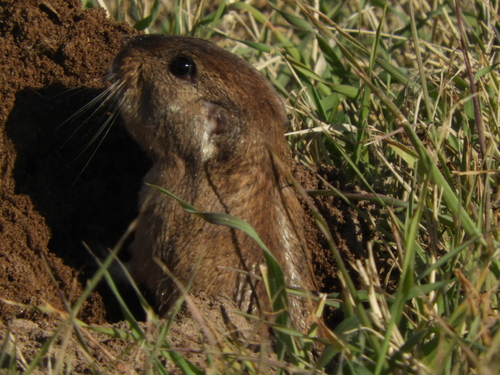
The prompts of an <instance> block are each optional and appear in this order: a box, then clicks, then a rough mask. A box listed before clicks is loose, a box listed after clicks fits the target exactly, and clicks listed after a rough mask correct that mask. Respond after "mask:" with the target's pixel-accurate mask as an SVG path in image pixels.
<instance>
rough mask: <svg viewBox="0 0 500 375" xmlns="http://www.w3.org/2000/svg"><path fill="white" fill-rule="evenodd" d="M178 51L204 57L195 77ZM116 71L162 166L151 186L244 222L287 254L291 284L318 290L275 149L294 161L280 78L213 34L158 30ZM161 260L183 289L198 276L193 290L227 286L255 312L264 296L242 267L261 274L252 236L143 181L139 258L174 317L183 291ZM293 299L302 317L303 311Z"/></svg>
mask: <svg viewBox="0 0 500 375" xmlns="http://www.w3.org/2000/svg"><path fill="white" fill-rule="evenodd" d="M178 56H184V57H188V58H190V59H191V60H192V61H193V62H194V64H195V67H196V73H195V74H194V75H193V77H189V79H183V78H179V77H178V76H176V75H174V74H172V72H171V71H170V67H171V64H172V62H173V61H174V60H175V59H176V58H178ZM112 79H113V81H114V86H113V88H112V90H113V91H114V94H115V95H117V97H118V104H119V108H120V112H121V115H122V117H123V119H124V121H125V125H126V127H127V129H128V131H129V132H130V134H131V135H132V136H133V137H134V138H135V139H136V140H137V142H138V143H139V144H140V145H141V146H142V148H143V149H144V150H145V151H146V152H147V153H148V154H149V156H150V157H151V158H152V160H153V162H154V165H153V167H152V169H151V170H150V171H149V173H148V174H147V175H146V177H145V178H144V180H145V182H147V183H150V184H154V185H158V186H161V187H163V188H165V189H167V190H169V191H171V192H172V193H173V194H175V195H176V196H178V197H179V198H181V199H183V200H185V201H186V202H188V203H189V204H191V205H192V206H194V207H195V208H196V209H198V210H199V211H201V212H218V213H227V214H230V215H233V216H236V217H238V218H240V219H243V220H245V221H246V222H247V223H249V224H250V225H252V226H253V228H254V229H255V230H256V231H257V233H258V234H259V236H260V237H261V239H262V240H263V242H264V243H265V244H266V245H267V246H268V248H269V249H271V251H272V253H273V255H274V256H275V257H276V259H277V260H278V261H279V262H280V264H281V265H282V267H283V269H284V272H285V276H286V280H287V283H288V284H289V285H292V286H297V287H303V288H306V289H315V281H314V277H313V272H312V268H311V267H312V265H311V264H312V263H311V262H312V261H311V255H310V253H309V251H308V249H307V246H306V244H305V240H304V236H303V232H302V228H303V218H302V215H303V211H302V209H301V206H300V204H299V202H298V200H297V198H296V196H295V192H294V190H293V187H291V186H290V185H289V183H287V181H286V178H285V173H286V171H283V170H282V168H283V167H278V166H277V165H276V163H274V162H273V160H272V154H271V150H272V151H273V152H274V153H275V155H276V156H277V157H278V158H279V159H281V160H284V159H286V158H287V155H288V149H287V144H286V141H285V138H284V135H283V124H284V121H285V118H286V114H285V110H284V108H283V104H282V101H281V100H280V98H279V96H278V95H277V93H276V92H275V90H274V89H273V88H272V86H271V85H270V83H269V82H268V81H267V80H266V79H265V78H264V77H262V75H261V74H260V73H259V72H257V71H256V70H255V69H254V68H253V67H252V66H251V65H249V64H248V63H246V62H245V61H243V60H242V59H240V58H239V57H237V56H235V55H233V54H231V53H229V52H227V51H225V50H223V49H221V48H219V47H217V46H216V45H214V44H212V43H210V42H207V41H204V40H201V39H195V38H188V37H175V36H157V35H149V36H140V37H135V38H132V39H130V40H128V41H127V42H126V43H125V44H124V46H123V47H122V50H121V51H120V52H119V54H118V55H117V57H116V59H115V61H114V64H113V69H112ZM280 164H281V163H280ZM153 257H157V258H159V259H160V260H161V261H162V262H163V264H165V265H166V266H167V267H168V269H169V270H170V271H171V272H172V274H173V275H174V276H175V277H176V278H177V279H178V280H179V281H180V282H181V283H182V284H184V285H186V284H187V283H188V281H189V280H190V278H191V277H192V276H193V273H195V276H194V279H193V284H192V287H191V289H190V291H191V292H193V293H196V292H204V293H207V294H209V295H216V294H226V295H228V296H230V297H231V298H232V299H234V300H235V301H236V302H237V303H238V304H239V305H240V307H241V308H242V309H245V310H248V311H255V308H256V307H258V301H261V302H262V301H265V300H266V298H265V289H264V286H263V283H262V282H258V281H257V279H256V278H255V277H250V276H248V275H244V274H242V273H241V272H237V271H235V269H236V270H244V271H247V272H250V273H252V274H260V271H259V265H260V264H262V263H264V260H263V252H262V250H261V249H260V248H259V246H258V245H257V244H256V243H255V242H254V241H253V240H252V239H251V238H249V237H248V236H247V235H246V234H244V233H242V232H240V231H236V230H233V229H230V228H228V227H225V226H220V225H213V224H209V223H207V222H205V221H203V220H202V219H200V218H198V217H196V216H194V215H192V214H189V213H187V212H185V211H184V210H183V209H182V208H181V207H180V205H179V204H178V203H177V202H176V201H175V200H173V199H172V198H170V197H168V196H167V195H165V194H162V193H161V192H159V191H157V190H156V189H153V188H151V187H148V186H145V187H144V188H143V189H142V191H141V194H140V217H139V223H138V228H137V231H136V237H135V241H134V243H133V244H132V261H131V265H132V271H133V275H134V277H135V278H136V280H137V281H138V282H140V283H143V284H145V285H146V286H147V287H148V288H149V290H150V291H153V292H154V294H155V295H156V301H157V305H158V308H159V311H160V313H165V312H167V310H168V308H169V307H170V305H171V304H172V303H173V302H174V301H175V300H176V298H177V297H178V296H179V292H178V291H177V288H176V287H175V286H174V285H175V284H174V283H173V282H172V280H171V279H170V278H169V277H167V276H166V275H165V273H164V272H163V270H162V269H161V268H160V267H159V266H158V265H157V264H156V263H155V262H154V260H153ZM200 257H201V259H200ZM227 268H230V269H227ZM252 289H254V290H256V293H251V291H252ZM255 294H257V297H256V296H255ZM294 301H295V302H293V303H292V305H294V306H295V307H294V310H295V311H294V312H293V314H294V315H297V314H299V315H300V314H301V313H299V312H298V310H299V309H300V307H299V304H298V302H296V300H295V299H294ZM262 308H265V309H267V308H268V307H266V306H264V307H262Z"/></svg>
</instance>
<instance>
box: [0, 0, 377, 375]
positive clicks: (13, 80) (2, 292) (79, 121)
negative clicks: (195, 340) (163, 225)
mask: <svg viewBox="0 0 500 375" xmlns="http://www.w3.org/2000/svg"><path fill="white" fill-rule="evenodd" d="M0 12H1V15H0V56H2V58H1V60H0V63H1V68H0V98H1V100H0V299H1V301H0V322H1V323H2V325H0V327H3V328H2V329H0V332H1V333H2V334H1V336H2V337H1V338H2V340H5V339H6V335H7V333H8V332H10V334H12V335H14V336H16V335H17V336H16V337H19V339H18V344H19V345H21V343H22V342H31V343H32V347H31V349H30V350H32V352H33V353H32V355H30V354H29V353H31V352H30V351H29V350H28V349H26V350H27V351H26V353H28V354H26V353H25V354H26V356H27V359H28V360H29V359H30V358H33V356H34V355H35V353H36V350H38V349H39V347H40V345H41V344H42V343H43V342H44V340H45V341H46V340H47V338H48V337H50V334H49V332H53V331H54V330H55V327H57V324H58V322H60V321H61V316H63V315H64V313H62V312H63V311H65V310H67V308H66V307H67V305H70V304H72V303H74V302H75V301H76V300H77V299H78V297H79V296H80V295H81V293H82V290H83V288H84V287H85V285H86V283H87V280H88V279H89V278H90V277H91V276H92V274H93V272H94V271H95V266H94V264H95V262H94V261H93V258H92V256H91V255H90V254H89V253H88V252H87V251H86V250H85V248H84V246H83V245H82V241H86V242H87V243H89V244H90V245H91V247H92V244H97V243H99V244H101V245H100V246H104V247H112V246H113V245H114V244H116V243H117V241H118V239H119V238H120V236H121V235H122V234H123V233H124V232H125V230H126V228H127V226H128V225H129V223H130V222H131V221H132V220H133V219H134V218H135V216H136V214H137V211H136V207H137V192H138V191H139V188H140V184H141V179H142V177H143V176H144V175H145V173H146V171H147V170H148V169H149V167H150V162H149V161H148V159H147V158H146V157H145V156H144V155H143V153H142V152H141V151H140V150H139V148H138V147H137V146H136V145H135V143H134V142H132V141H131V140H130V139H129V137H128V135H127V134H126V133H125V131H124V129H123V127H122V126H120V124H119V121H117V123H116V124H113V126H111V127H109V130H106V132H107V133H106V134H100V136H98V140H97V141H96V140H95V139H94V137H95V136H96V134H99V132H100V131H102V129H104V128H103V127H102V124H103V122H105V121H106V119H108V118H109V113H108V112H107V109H106V108H100V107H99V105H94V106H89V104H88V103H90V102H91V101H92V99H94V98H96V97H97V96H98V95H99V94H101V93H102V92H103V91H104V90H105V87H106V83H105V80H104V77H105V75H106V72H107V69H108V68H109V66H110V63H111V60H112V58H113V56H114V54H115V53H116V52H117V51H118V49H119V46H120V41H121V39H122V38H123V37H125V36H127V35H132V34H135V33H136V32H135V31H134V30H133V29H131V28H130V27H129V26H127V25H126V24H120V23H116V22H114V21H113V20H111V19H108V18H107V17H106V14H105V12H104V11H103V10H100V9H91V10H82V9H81V3H80V1H78V0H50V1H49V0H2V1H0ZM294 169H295V173H294V174H295V176H296V178H297V179H298V180H299V182H301V183H302V185H303V186H304V187H305V188H307V189H323V188H326V184H325V182H322V180H321V179H320V178H319V177H318V175H319V176H322V177H323V178H325V179H326V181H328V182H329V183H331V184H334V185H335V186H336V187H337V188H339V189H340V190H342V189H347V190H349V189H351V190H355V188H354V187H351V188H349V186H348V184H346V182H345V181H344V178H343V176H342V174H340V173H339V171H337V170H334V169H330V168H320V169H319V170H318V171H314V172H312V171H307V170H305V169H303V168H301V167H295V168H294ZM314 201H315V203H316V205H317V207H318V208H319V210H320V212H321V213H322V215H323V217H324V218H325V219H326V221H327V223H328V225H329V227H330V230H331V232H332V233H333V234H334V237H335V241H336V244H337V246H338V247H339V249H340V251H341V253H342V254H343V256H344V259H345V261H346V263H347V264H348V265H349V267H351V271H352V274H353V277H354V278H355V280H357V282H358V287H360V288H361V287H362V285H361V282H360V281H359V280H358V279H357V276H356V272H355V271H354V268H353V267H352V266H350V265H352V264H354V261H355V260H356V259H363V258H364V257H365V245H364V244H365V243H366V241H367V239H369V238H372V230H373V228H372V227H371V226H370V225H369V224H367V223H365V222H364V221H363V220H362V219H360V218H359V217H358V215H357V213H356V211H355V210H353V209H352V208H351V207H350V206H349V205H347V204H345V203H343V202H342V201H341V200H339V199H335V198H332V197H327V198H321V199H319V198H315V199H314ZM367 208H370V207H364V209H367ZM371 209H373V207H371ZM306 231H307V236H308V239H307V240H308V244H309V246H310V248H311V249H312V250H313V251H314V254H315V269H316V273H317V276H318V279H319V280H320V282H321V284H322V291H324V292H329V293H330V292H339V291H340V284H339V282H338V280H337V277H336V268H335V266H334V262H333V260H332V257H331V256H330V251H329V250H328V246H327V245H326V241H325V240H324V238H323V235H322V234H321V232H320V231H319V230H318V229H317V227H316V225H315V223H314V221H313V220H312V218H310V220H309V222H308V225H307V228H306ZM209 305H210V306H212V307H213V303H212V302H211V303H210V304H209ZM41 306H45V307H46V308H51V309H52V310H53V311H60V312H61V313H59V314H57V313H52V314H47V313H45V312H43V311H42V310H43V309H41V308H40V307H41ZM201 306H202V307H200V308H201V309H203V308H204V307H203V306H205V305H204V304H202V305H201ZM34 307H38V308H34ZM203 313H204V314H205V313H207V314H208V312H205V311H204V312H203ZM78 318H79V319H81V320H82V321H84V322H85V323H88V324H93V325H109V324H112V323H117V322H119V321H120V320H121V319H122V317H121V315H120V312H119V309H118V308H117V305H116V303H113V299H112V298H110V296H109V292H108V291H107V289H106V288H104V287H100V288H98V289H97V290H96V291H94V292H92V293H91V295H90V296H89V297H88V298H87V299H86V301H85V303H84V304H83V306H82V308H81V311H80V313H79V316H78ZM340 318H341V317H340V314H339V313H338V312H335V310H331V311H330V312H329V315H328V316H327V317H326V320H327V323H328V324H329V325H335V323H336V322H337V321H338V320H339V319H340ZM178 324H180V323H178ZM241 325H244V323H240V326H241ZM6 327H10V328H8V329H7V328H6ZM179 327H182V326H179ZM178 329H179V331H181V333H182V331H185V329H183V328H178ZM181 337H182V334H180V336H179V337H178V341H180V342H182V340H183V339H181ZM99 340H101V341H99ZM104 341H106V339H105V338H102V337H101V338H94V342H101V343H102V342H104ZM96 345H97V344H96ZM116 345H118V346H119V345H120V344H116ZM96 348H97V349H96ZM92 350H94V352H99V345H97V346H96V347H94V348H93V349H92ZM109 350H111V351H113V349H109ZM77 357H78V356H77ZM136 360H137V361H139V362H138V363H140V359H137V358H136ZM75 361H76V359H75ZM97 361H98V362H99V363H101V364H102V363H105V362H106V358H105V356H103V359H102V360H97ZM28 362H29V361H28ZM75 363H76V362H75ZM82 363H87V362H82ZM82 363H80V364H75V365H74V366H73V368H72V370H71V373H87V372H88V371H87V370H86V369H85V367H86V365H85V364H82ZM2 366H3V364H0V367H2ZM78 366H79V367H78ZM103 366H104V365H103ZM134 366H135V367H134ZM137 366H139V365H132V366H131V367H130V368H140V366H139V367H137ZM87 367H88V365H87Z"/></svg>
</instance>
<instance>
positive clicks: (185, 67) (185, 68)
mask: <svg viewBox="0 0 500 375" xmlns="http://www.w3.org/2000/svg"><path fill="white" fill-rule="evenodd" d="M170 71H171V72H172V74H173V75H174V76H176V77H179V78H182V79H191V78H193V76H194V75H195V73H196V66H195V65H194V62H193V60H191V59H190V58H188V57H184V56H180V57H177V58H176V59H175V60H174V61H172V64H170Z"/></svg>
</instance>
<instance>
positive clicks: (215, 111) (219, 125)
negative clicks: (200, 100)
mask: <svg viewBox="0 0 500 375" xmlns="http://www.w3.org/2000/svg"><path fill="white" fill-rule="evenodd" d="M204 105H205V107H206V108H207V120H206V125H207V129H206V130H207V132H208V134H209V135H220V134H224V133H226V132H227V131H228V130H229V126H230V125H229V120H230V115H229V113H228V112H227V111H226V110H225V109H224V108H222V107H221V106H220V105H217V104H215V103H210V102H205V103H204Z"/></svg>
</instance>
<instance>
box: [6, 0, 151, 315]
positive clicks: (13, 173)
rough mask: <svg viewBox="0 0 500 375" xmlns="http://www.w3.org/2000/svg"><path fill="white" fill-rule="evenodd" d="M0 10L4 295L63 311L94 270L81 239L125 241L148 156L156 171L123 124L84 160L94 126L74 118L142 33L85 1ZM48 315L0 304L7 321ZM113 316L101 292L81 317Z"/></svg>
mask: <svg viewBox="0 0 500 375" xmlns="http://www.w3.org/2000/svg"><path fill="white" fill-rule="evenodd" d="M1 12H2V13H1V16H0V54H1V56H3V58H2V60H1V68H0V92H1V95H0V96H1V98H2V101H1V105H0V171H1V173H0V249H1V251H0V268H1V270H2V272H0V297H1V298H3V299H8V300H15V301H16V302H19V303H22V304H28V305H41V304H43V303H48V304H50V305H52V306H54V307H56V308H58V309H64V306H63V302H62V299H63V297H62V296H64V298H66V299H67V300H68V301H70V302H71V301H72V300H74V299H75V298H76V297H78V295H79V294H80V293H81V281H82V280H84V279H83V278H82V277H80V278H79V277H78V275H79V274H80V273H81V272H85V271H86V270H87V268H88V266H87V265H88V264H89V256H88V255H87V254H86V252H85V250H84V248H83V246H82V244H81V241H82V240H83V239H85V238H87V237H89V238H95V239H97V240H99V241H102V242H103V244H105V245H112V243H113V242H114V241H116V238H118V236H119V235H120V233H121V232H123V230H124V228H126V225H127V221H130V220H132V219H133V217H134V216H135V202H134V201H135V196H136V194H137V193H136V192H137V189H138V188H139V184H140V178H141V177H140V176H141V175H142V174H143V171H142V170H141V166H140V161H141V160H142V161H143V162H144V164H143V167H144V168H143V169H147V162H145V159H144V158H143V157H142V154H141V153H140V152H139V151H138V150H137V148H136V147H135V145H134V144H133V143H132V142H130V141H129V140H128V137H127V136H126V135H125V134H124V133H123V131H122V130H121V128H120V127H119V126H114V127H112V129H111V131H110V134H108V136H107V137H106V138H105V140H104V143H105V144H103V145H102V146H101V147H100V148H99V150H98V151H97V153H96V155H95V156H94V157H93V158H92V160H91V161H90V163H89V165H88V166H87V168H85V164H86V163H87V161H88V160H89V159H90V156H89V153H90V152H91V151H92V150H88V151H87V152H86V153H83V154H82V155H79V154H80V153H81V152H82V151H84V150H85V145H86V142H88V141H89V139H90V138H91V137H92V136H93V134H95V133H96V129H95V128H94V125H95V124H94V123H91V122H88V123H86V124H84V125H83V126H82V127H81V129H79V130H77V129H76V126H77V125H76V121H69V122H66V123H65V121H67V120H68V119H70V118H71V116H72V115H74V114H75V113H76V112H77V111H78V110H79V109H81V108H82V107H83V106H84V105H85V104H86V103H88V102H89V101H90V100H91V99H92V98H94V97H95V96H96V95H97V93H99V92H101V91H102V90H103V86H104V83H103V77H104V75H105V73H106V70H107V69H108V67H109V65H110V62H111V59H112V58H113V55H114V54H115V53H116V51H117V50H118V48H119V46H120V40H121V39H122V37H123V36H125V35H127V34H130V33H133V31H132V30H131V29H130V28H129V27H128V26H126V25H124V24H117V23H116V22H113V21H112V20H109V19H107V18H106V14H105V12H104V11H103V10H87V11H84V10H82V9H81V3H80V2H79V1H77V0H74V1H51V2H47V1H37V0H11V1H3V2H2V7H1ZM85 116H88V114H86V115H85ZM81 122H82V120H80V124H81ZM97 129H98V128H97ZM75 131H76V133H75V134H73V132H75ZM92 133H93V134H92ZM122 143H123V144H124V145H123V147H122ZM105 149H107V150H106V151H105V152H104V153H103V151H104V150H105ZM125 150H127V151H125ZM138 161H139V162H138ZM103 175H107V176H109V177H110V179H109V180H107V182H106V183H102V181H103V179H102V176H103ZM102 233H106V234H105V235H104V236H102ZM49 249H50V250H49ZM45 261H46V262H45ZM49 269H50V271H51V272H52V273H53V277H54V280H51V277H50V274H49V271H48V270H49ZM42 315H43V314H41V313H38V312H33V311H30V310H27V309H22V308H15V307H13V306H9V305H7V304H5V303H0V318H1V319H2V320H5V319H8V318H9V317H11V316H16V317H17V318H24V319H27V318H29V319H36V318H37V317H39V318H41V317H42ZM104 317H105V310H104V306H103V304H102V301H101V298H100V297H99V296H98V295H97V294H94V295H93V296H92V298H91V299H90V300H89V301H88V302H87V304H86V306H85V307H84V309H83V311H82V313H81V318H82V319H84V320H85V321H88V322H96V323H97V322H103V320H104Z"/></svg>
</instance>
